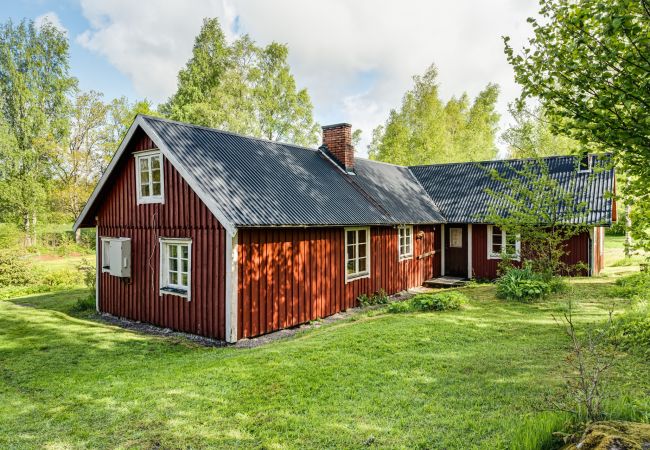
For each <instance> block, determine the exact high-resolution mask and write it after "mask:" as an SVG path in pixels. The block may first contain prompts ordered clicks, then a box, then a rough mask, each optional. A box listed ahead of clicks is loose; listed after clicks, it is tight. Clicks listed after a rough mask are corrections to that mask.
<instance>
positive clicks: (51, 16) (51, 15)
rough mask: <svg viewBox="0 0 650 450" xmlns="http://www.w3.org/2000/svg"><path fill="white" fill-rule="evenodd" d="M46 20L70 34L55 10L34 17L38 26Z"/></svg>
mask: <svg viewBox="0 0 650 450" xmlns="http://www.w3.org/2000/svg"><path fill="white" fill-rule="evenodd" d="M46 22H48V23H50V24H51V25H52V26H54V28H56V29H58V30H60V31H62V32H63V33H65V34H68V29H67V28H66V27H64V26H63V23H61V19H59V16H58V15H57V14H56V13H55V12H54V11H49V12H46V13H45V14H41V15H40V16H38V17H37V18H36V19H34V24H35V25H36V26H37V27H38V28H40V27H42V26H43V24H44V23H46Z"/></svg>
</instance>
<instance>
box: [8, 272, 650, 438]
mask: <svg viewBox="0 0 650 450" xmlns="http://www.w3.org/2000/svg"><path fill="white" fill-rule="evenodd" d="M612 282H613V280H612V279H607V278H599V279H579V280H576V281H575V282H573V283H572V289H571V290H570V291H569V292H567V293H565V294H563V296H562V297H561V298H553V299H551V300H549V301H547V302H543V303H534V304H526V305H524V304H515V303H508V302H505V301H501V300H497V299H495V297H494V288H493V286H491V285H477V286H473V287H471V288H468V289H465V290H464V292H465V293H466V294H467V295H468V296H469V298H470V302H469V304H467V305H465V306H464V308H463V309H462V310H459V311H450V312H443V313H412V314H400V315H390V314H382V313H378V312H373V313H371V314H365V315H360V316H356V317H355V318H354V319H353V320H348V321H344V322H337V323H333V324H330V325H325V326H322V327H321V328H319V329H315V330H311V331H308V332H304V333H301V334H300V335H298V336H297V337H295V338H292V339H290V340H286V341H279V342H274V343H271V344H268V345H266V346H263V347H259V348H255V349H250V350H245V349H236V348H217V349H215V348H204V347H198V346H196V345H193V344H191V343H188V342H187V341H184V340H171V339H165V338H159V337H152V336H145V335H139V334H135V333H133V332H129V331H126V330H123V329H120V328H116V327H113V326H108V325H105V324H102V323H98V322H95V321H93V320H91V319H92V317H91V316H89V315H88V313H84V314H81V315H79V314H77V313H74V312H73V310H74V305H75V303H76V301H77V300H78V299H79V298H82V297H83V296H85V295H86V292H85V291H83V290H75V291H69V292H65V293H56V294H52V295H40V296H33V297H26V298H21V299H16V300H13V301H4V302H0V398H2V401H0V448H31V447H34V448H35V447H47V448H84V447H92V448H233V447H243V448H333V447H339V448H365V447H367V446H371V447H373V446H374V447H389V448H493V449H496V448H541V447H542V446H543V445H546V444H548V442H550V439H551V432H552V431H553V430H556V429H558V427H561V426H562V424H563V423H564V421H565V420H566V417H565V416H562V415H558V414H555V413H549V412H544V411H543V410H544V409H545V406H546V405H545V404H544V403H543V401H542V398H543V395H544V393H545V392H547V391H548V390H549V389H554V388H557V387H558V386H559V385H560V384H561V372H560V368H561V367H562V361H563V359H564V358H565V356H566V354H567V342H566V340H565V338H564V336H563V335H562V333H561V331H560V330H559V329H558V327H557V325H556V324H555V323H554V321H553V319H552V317H551V315H552V314H554V313H555V314H557V313H559V312H560V311H561V310H562V309H563V308H564V307H565V300H567V299H569V298H571V299H572V300H573V301H575V302H576V303H577V311H578V318H579V320H580V321H581V322H583V323H585V322H592V321H599V320H603V319H604V318H605V317H606V315H607V309H608V307H609V305H610V303H611V302H612V301H614V302H615V306H616V307H617V308H621V307H623V306H624V305H623V303H622V302H618V301H617V300H616V299H612V298H610V297H607V295H606V293H607V289H608V288H609V287H610V285H611V283H612ZM621 365H622V367H625V370H623V371H621V373H620V374H619V376H618V377H617V378H616V380H615V381H614V383H613V388H615V389H616V391H617V392H618V394H617V397H618V398H619V399H626V401H625V403H624V404H618V405H617V407H619V408H620V411H618V412H617V414H619V415H630V413H631V409H630V405H634V408H635V411H636V412H639V413H640V414H643V412H644V411H646V414H647V410H646V409H645V408H648V405H647V404H646V403H645V402H644V400H643V398H645V397H644V389H648V388H650V380H649V379H648V377H647V376H644V375H643V374H646V375H647V370H648V366H647V365H646V363H644V362H643V361H642V360H639V359H635V358H633V357H631V356H627V357H625V358H624V359H623V360H622V362H621ZM632 402H636V403H632ZM646 417H647V416H646Z"/></svg>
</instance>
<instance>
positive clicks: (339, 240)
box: [238, 225, 440, 338]
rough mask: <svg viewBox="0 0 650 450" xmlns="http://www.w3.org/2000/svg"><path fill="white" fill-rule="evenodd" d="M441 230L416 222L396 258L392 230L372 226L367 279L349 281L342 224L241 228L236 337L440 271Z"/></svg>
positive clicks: (333, 309)
mask: <svg viewBox="0 0 650 450" xmlns="http://www.w3.org/2000/svg"><path fill="white" fill-rule="evenodd" d="M439 229H440V226H439V225H436V226H433V225H427V226H414V227H413V236H414V239H413V243H414V252H413V258H412V259H409V260H405V261H399V253H398V252H399V250H398V236H397V228H392V227H372V228H371V231H370V236H371V253H370V268H371V270H370V277H368V278H362V279H358V280H354V281H350V282H348V283H346V282H345V272H344V270H345V267H344V264H345V248H344V247H345V237H344V228H338V227H337V228H259V229H258V228H251V229H241V230H240V231H239V247H238V256H239V274H238V280H239V296H238V308H239V310H238V313H239V314H238V319H239V323H238V333H239V336H238V338H244V337H253V336H258V335H261V334H265V333H269V332H271V331H275V330H279V329H281V328H285V327H292V326H296V325H299V324H301V323H305V322H308V321H310V320H315V319H317V318H321V317H326V316H329V315H332V314H335V313H337V312H340V311H345V310H346V309H348V308H351V307H354V306H356V299H357V297H359V296H360V295H361V294H372V293H374V292H377V291H379V290H380V289H384V290H385V291H386V292H387V293H388V294H393V293H396V292H399V291H401V290H405V289H407V288H412V287H416V286H420V285H421V284H422V283H423V281H425V280H426V279H429V278H431V277H432V276H439V274H440V255H439V253H440V252H439V249H438V251H436V252H435V253H434V250H436V245H438V246H439V244H438V243H437V242H436V240H437V237H436V236H438V231H439ZM420 232H421V233H420ZM419 235H420V236H419Z"/></svg>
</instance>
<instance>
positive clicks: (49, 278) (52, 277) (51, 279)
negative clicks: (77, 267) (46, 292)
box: [41, 270, 82, 287]
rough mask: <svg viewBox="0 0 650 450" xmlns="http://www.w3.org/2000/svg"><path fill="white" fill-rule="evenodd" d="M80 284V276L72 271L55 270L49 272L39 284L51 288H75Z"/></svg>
mask: <svg viewBox="0 0 650 450" xmlns="http://www.w3.org/2000/svg"><path fill="white" fill-rule="evenodd" d="M81 283H82V277H81V274H80V273H79V272H75V271H73V270H57V271H56V272H50V273H47V274H45V275H44V276H43V279H42V280H41V284H44V285H45V286H52V287H61V286H77V285H79V284H81Z"/></svg>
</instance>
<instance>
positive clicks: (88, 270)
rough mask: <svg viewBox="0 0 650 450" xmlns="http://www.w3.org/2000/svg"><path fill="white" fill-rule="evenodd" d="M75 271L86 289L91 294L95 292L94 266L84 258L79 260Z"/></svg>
mask: <svg viewBox="0 0 650 450" xmlns="http://www.w3.org/2000/svg"><path fill="white" fill-rule="evenodd" d="M77 270H79V272H80V273H81V276H82V278H83V282H84V284H85V285H86V287H87V288H88V289H90V290H92V291H93V292H94V291H95V286H96V284H97V273H96V268H95V265H94V264H92V263H91V262H90V261H89V260H87V259H86V258H84V259H82V260H81V263H80V264H79V265H78V266H77Z"/></svg>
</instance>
